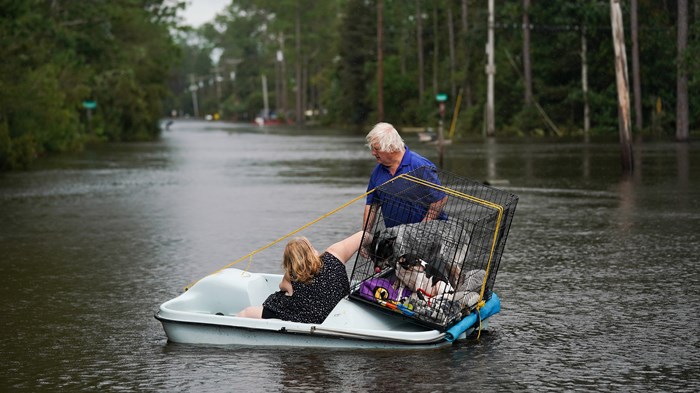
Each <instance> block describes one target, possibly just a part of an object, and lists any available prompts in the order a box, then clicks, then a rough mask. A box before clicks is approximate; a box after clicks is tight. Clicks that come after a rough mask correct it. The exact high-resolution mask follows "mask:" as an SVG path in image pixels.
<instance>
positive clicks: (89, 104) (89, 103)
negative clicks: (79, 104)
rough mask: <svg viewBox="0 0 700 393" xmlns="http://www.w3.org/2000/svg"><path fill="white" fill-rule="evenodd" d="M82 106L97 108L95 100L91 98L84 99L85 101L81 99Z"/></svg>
mask: <svg viewBox="0 0 700 393" xmlns="http://www.w3.org/2000/svg"><path fill="white" fill-rule="evenodd" d="M83 108H85V109H95V108H97V102H95V101H93V100H85V101H83Z"/></svg>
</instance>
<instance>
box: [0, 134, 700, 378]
mask: <svg viewBox="0 0 700 393" xmlns="http://www.w3.org/2000/svg"><path fill="white" fill-rule="evenodd" d="M405 139H406V142H407V143H408V145H409V146H410V147H411V148H413V149H414V150H416V151H418V152H420V153H422V154H424V155H425V156H427V157H428V158H431V159H432V160H434V161H436V160H437V156H436V152H435V149H434V148H433V147H431V146H428V145H424V144H421V143H419V142H418V140H417V137H415V136H414V135H406V137H405ZM634 148H635V162H636V171H635V174H634V175H633V176H632V177H631V178H628V179H624V178H623V177H621V176H620V169H619V167H620V166H619V147H618V145H617V144H616V143H614V142H611V143H602V142H601V143H591V144H583V143H577V142H575V143H574V142H571V143H564V142H558V143H548V142H542V141H540V142H536V143H532V142H509V143H505V142H491V143H489V142H477V143H475V142H470V143H458V144H454V145H452V146H449V148H448V149H447V156H446V158H445V169H446V170H447V171H450V172H452V173H456V174H458V175H462V176H465V177H468V178H471V179H475V180H486V179H491V180H492V182H493V183H494V184H496V185H498V187H500V188H504V189H506V190H508V191H510V192H512V193H514V194H516V195H518V196H519V197H520V201H519V203H518V206H517V210H516V212H515V218H514V221H513V224H512V227H511V230H510V236H509V238H508V242H507V245H506V250H505V253H504V256H503V259H502V260H501V265H500V269H499V272H498V278H497V280H496V285H495V291H496V292H497V293H498V295H499V297H500V298H501V301H502V309H501V312H500V313H499V314H497V315H496V316H494V317H493V318H491V325H490V331H489V332H488V334H486V333H485V334H483V335H482V336H481V337H480V338H479V339H478V340H477V339H475V338H472V339H470V340H468V341H467V342H462V343H458V344H455V345H453V346H450V347H446V348H441V349H434V350H405V351H395V350H394V351H388V350H381V351H380V350H371V351H368V350H329V349H288V348H274V349H269V348H268V349H266V348H250V347H222V346H197V345H179V344H173V343H168V342H167V339H166V336H165V333H164V332H163V330H162V327H161V325H160V323H159V322H158V321H157V320H155V319H154V318H153V314H154V313H155V312H156V310H157V309H158V306H159V305H160V304H161V303H163V302H165V301H166V300H169V299H171V298H173V297H175V296H177V295H178V294H180V293H182V291H183V287H184V286H186V285H187V284H189V283H191V282H192V281H194V280H197V279H199V278H201V277H203V276H205V275H207V274H209V273H211V272H213V271H215V270H217V269H219V268H221V267H223V266H225V265H226V264H228V263H230V262H232V261H234V260H236V259H238V258H239V257H241V256H243V255H245V254H247V253H249V252H251V251H253V250H255V249H257V248H259V247H262V246H265V245H267V244H268V243H270V242H272V241H273V240H275V239H278V238H279V237H281V236H283V235H285V234H287V233H289V232H291V231H293V230H295V229H297V228H299V227H301V226H302V225H304V224H306V223H308V222H310V221H311V220H314V219H316V218H318V217H320V216H322V215H324V214H325V213H328V212H330V211H331V210H333V209H334V208H336V207H338V206H340V205H342V204H344V203H346V202H348V201H350V200H351V199H353V198H354V197H356V196H359V195H361V194H362V193H363V192H364V191H365V187H366V184H367V183H366V182H367V180H368V176H369V172H370V171H371V169H372V167H373V166H374V160H373V158H372V157H371V156H370V153H369V151H368V150H367V148H366V147H365V146H364V140H363V134H358V135H348V134H347V133H345V134H344V133H341V132H337V131H330V130H320V131H319V130H316V131H308V132H302V131H295V130H288V129H276V128H265V129H260V128H254V127H251V126H237V125H226V124H216V123H204V122H186V121H182V122H176V123H175V124H174V125H173V126H172V127H171V130H170V131H167V132H164V133H163V137H162V138H161V140H159V141H157V142H151V143H137V144H110V145H105V146H99V147H94V148H89V149H87V150H85V151H84V152H81V153H79V154H73V155H65V156H61V157H53V158H49V159H45V160H42V161H41V162H40V163H39V164H38V165H36V166H35V167H34V168H33V169H32V170H29V171H25V172H14V173H6V174H0V277H2V281H3V282H2V285H0V302H1V303H0V304H2V311H1V315H2V317H1V318H0V328H1V330H0V331H1V332H2V340H1V341H0V354H2V358H3V366H2V367H1V368H0V386H2V387H3V390H5V391H23V392H36V391H98V390H100V391H103V390H108V391H112V390H114V391H192V392H194V391H205V392H207V391H212V392H218V391H222V392H224V391H264V392H277V391H316V392H326V391H416V392H432V391H471V390H480V391H543V390H550V391H574V390H580V391H591V390H600V391H674V392H677V391H688V392H691V391H698V390H700V371H699V370H700V343H699V341H698V337H700V326H699V325H700V324H699V321H700V317H699V316H698V312H699V311H700V306H699V305H700V271H699V270H700V268H699V267H698V262H700V258H699V257H698V255H699V253H700V234H699V231H700V175H699V174H700V148H698V145H697V144H690V145H687V144H682V145H677V144H675V143H642V144H636V145H635V147H634ZM362 209H363V205H362V202H359V203H355V204H351V205H350V206H348V207H347V208H345V209H343V210H341V211H339V212H338V213H337V214H334V215H332V216H331V217H329V218H327V219H324V220H322V221H320V222H319V223H318V224H316V225H313V226H311V227H310V228H309V229H308V230H306V231H304V232H302V234H303V235H306V236H308V237H309V238H310V239H311V240H312V241H313V242H314V243H315V244H316V245H318V246H319V247H325V246H326V245H329V244H330V243H332V242H333V241H335V240H338V239H340V238H342V237H343V236H345V235H347V234H350V233H351V232H354V231H356V230H358V229H359V228H360V224H361V218H362ZM280 250H281V246H275V247H271V248H270V249H269V250H268V251H269V252H268V251H266V252H265V253H260V254H258V255H256V256H255V257H254V258H253V259H252V260H245V261H244V262H242V263H241V264H239V265H238V266H237V267H241V268H248V269H249V270H251V271H266V272H276V273H279V272H281V267H280V255H281V252H280ZM350 268H351V266H349V269H350Z"/></svg>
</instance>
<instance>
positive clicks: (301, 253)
mask: <svg viewBox="0 0 700 393" xmlns="http://www.w3.org/2000/svg"><path fill="white" fill-rule="evenodd" d="M321 266H323V262H321V257H320V256H319V255H318V253H317V252H316V250H314V248H313V246H312V245H311V242H309V239H307V238H305V237H297V238H294V239H292V240H290V241H289V243H287V246H286V247H285V248H284V254H283V257H282V267H283V268H284V271H285V272H286V273H287V275H288V276H289V278H290V280H292V281H300V282H303V283H307V282H309V281H311V279H312V278H314V276H315V275H316V274H317V273H318V271H319V270H321Z"/></svg>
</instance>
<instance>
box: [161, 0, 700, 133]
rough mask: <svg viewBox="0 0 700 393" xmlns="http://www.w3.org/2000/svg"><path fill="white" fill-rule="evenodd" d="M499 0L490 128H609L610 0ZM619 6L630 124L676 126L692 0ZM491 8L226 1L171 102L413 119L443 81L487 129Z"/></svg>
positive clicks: (265, 112) (407, 1)
mask: <svg viewBox="0 0 700 393" xmlns="http://www.w3.org/2000/svg"><path fill="white" fill-rule="evenodd" d="M614 1H618V0H614ZM495 3H496V7H495V12H494V14H495V15H494V23H493V31H494V36H495V45H494V49H493V52H494V53H493V56H494V67H493V71H494V73H495V81H494V92H493V94H494V96H495V100H494V101H495V108H494V111H495V115H494V117H495V128H496V129H497V130H498V134H499V135H525V136H532V135H559V136H570V135H586V136H588V135H590V136H596V135H615V134H616V133H617V130H618V109H617V91H616V84H615V81H616V79H615V78H616V75H615V65H614V56H615V54H614V49H613V40H612V32H611V2H610V1H608V0H586V1H576V2H572V1H567V0H551V1H534V2H533V1H530V0H521V1H502V0H498V1H496V2H495ZM621 6H622V10H623V22H624V31H625V37H624V38H625V42H626V52H627V58H628V59H629V60H628V66H627V67H628V69H629V75H630V76H629V80H630V86H631V88H630V94H631V95H632V97H631V101H632V102H633V107H632V109H631V110H632V113H633V118H634V120H635V121H634V131H635V132H636V133H646V134H650V135H656V136H659V137H667V136H675V133H676V126H677V124H678V121H677V115H678V113H677V107H678V106H679V105H680V104H685V108H690V111H691V112H690V113H689V114H688V115H686V116H689V117H688V118H689V119H690V121H689V123H690V124H689V127H690V128H691V129H697V128H698V120H697V119H700V96H699V95H697V94H696V95H692V94H691V95H689V96H685V97H684V96H683V95H682V94H679V90H678V88H679V87H678V86H679V83H681V82H678V80H679V75H681V77H680V79H683V76H684V77H685V91H691V92H692V91H698V88H699V87H700V79H699V75H700V74H699V73H698V70H700V45H699V44H698V42H699V40H697V37H698V36H699V35H700V23H698V21H700V1H698V0H691V3H690V4H688V2H687V0H680V1H651V0H630V1H621ZM487 8H488V7H487V2H486V1H478V0H451V1H428V0H373V1H369V0H337V1H324V2H317V1H312V0H247V1H246V0H241V1H235V2H232V4H231V5H230V6H229V7H228V8H227V9H226V10H225V11H224V12H222V13H221V14H219V15H218V16H217V18H216V19H215V20H214V21H213V22H212V23H210V24H207V25H205V26H203V27H201V28H200V29H199V30H197V31H194V32H192V34H191V35H189V36H186V37H184V38H181V40H180V43H181V46H182V48H183V51H185V52H187V53H188V56H187V57H188V58H189V59H190V61H187V62H186V63H185V64H183V67H182V68H181V69H180V70H179V76H178V77H177V80H176V82H174V84H173V89H174V91H175V92H176V93H178V92H179V94H176V95H175V97H174V101H173V102H171V103H170V105H171V106H172V107H173V108H174V109H177V110H178V111H179V112H180V113H182V114H190V115H192V114H193V113H194V112H193V111H194V109H193V108H194V106H197V107H198V111H199V112H201V113H202V114H205V113H219V114H221V115H223V117H224V118H226V119H235V120H245V121H252V119H253V118H255V117H259V116H266V117H268V116H269V117H272V118H277V119H282V120H286V121H289V122H294V123H297V124H305V123H310V122H313V123H322V124H335V125H352V126H363V125H366V124H368V123H372V122H375V121H377V120H380V119H384V120H387V121H391V122H393V123H396V124H399V125H405V126H422V125H433V124H435V122H436V119H437V117H438V116H440V113H439V107H438V104H437V103H436V96H437V95H438V94H446V95H447V97H448V100H447V102H446V106H447V113H446V114H445V115H444V116H445V117H447V118H448V119H449V118H450V117H451V115H452V114H453V111H455V109H456V107H455V104H456V103H457V101H458V100H457V99H458V98H459V101H460V107H459V109H460V110H459V111H458V121H457V122H456V124H457V127H456V128H457V129H456V134H457V135H461V136H468V135H482V134H485V128H486V126H485V123H486V121H485V116H486V114H485V112H486V106H487V95H488V94H487V93H488V92H487V89H488V87H487V73H486V72H485V68H487V67H488V65H487V62H488V59H487V53H486V51H485V50H484V48H485V47H486V45H487V36H488V30H489V24H488V9H487ZM684 29H685V30H684ZM682 31H685V32H686V41H685V42H682V40H681V37H680V32H682ZM212 54H213V55H214V56H213V58H214V60H212ZM263 84H265V85H266V87H267V89H266V90H265V91H264V90H263V89H262V86H263ZM679 99H681V100H685V103H683V102H680V103H679ZM195 101H196V105H195ZM687 110H688V109H686V111H687ZM686 123H687V122H686ZM687 129H688V127H687V126H686V130H687ZM687 138H688V134H687V131H685V134H683V135H681V137H680V139H687Z"/></svg>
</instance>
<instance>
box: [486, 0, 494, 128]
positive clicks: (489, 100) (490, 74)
mask: <svg viewBox="0 0 700 393" xmlns="http://www.w3.org/2000/svg"><path fill="white" fill-rule="evenodd" d="M493 3H494V0H489V19H488V43H487V45H486V56H487V57H488V64H487V65H486V75H487V79H488V80H487V88H486V135H487V136H494V135H496V118H495V108H494V101H495V99H494V77H495V76H494V75H495V74H496V65H495V64H494V56H493V55H494V46H495V43H494V41H495V39H494V32H493V29H494V27H495V26H494V24H495V16H494V4H493Z"/></svg>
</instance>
